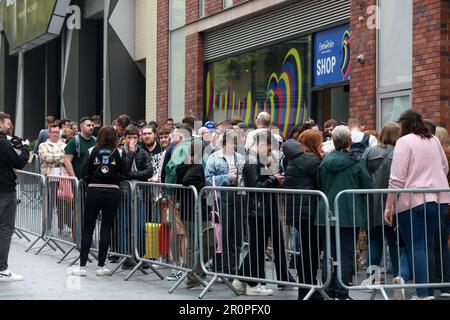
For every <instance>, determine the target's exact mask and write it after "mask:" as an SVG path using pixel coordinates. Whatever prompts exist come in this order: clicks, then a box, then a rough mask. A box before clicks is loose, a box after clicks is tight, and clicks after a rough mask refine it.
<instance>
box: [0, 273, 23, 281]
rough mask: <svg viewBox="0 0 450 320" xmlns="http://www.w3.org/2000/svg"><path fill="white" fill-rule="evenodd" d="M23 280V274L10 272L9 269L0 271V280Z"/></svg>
mask: <svg viewBox="0 0 450 320" xmlns="http://www.w3.org/2000/svg"><path fill="white" fill-rule="evenodd" d="M17 281H23V276H21V275H18V274H15V273H12V272H11V271H9V270H5V271H0V282H17Z"/></svg>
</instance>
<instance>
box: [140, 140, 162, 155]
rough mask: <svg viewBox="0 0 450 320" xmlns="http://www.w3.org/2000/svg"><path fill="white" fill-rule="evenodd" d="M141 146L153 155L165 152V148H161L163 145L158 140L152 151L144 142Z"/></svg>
mask: <svg viewBox="0 0 450 320" xmlns="http://www.w3.org/2000/svg"><path fill="white" fill-rule="evenodd" d="M141 147H142V149H143V150H145V152H147V153H148V154H150V155H151V156H152V157H153V156H154V155H156V154H160V153H161V152H163V149H162V148H161V145H160V144H159V142H158V141H156V146H155V148H154V149H153V150H152V151H150V150H149V149H148V148H147V147H146V146H145V145H144V144H142V145H141Z"/></svg>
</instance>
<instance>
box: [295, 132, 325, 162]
mask: <svg viewBox="0 0 450 320" xmlns="http://www.w3.org/2000/svg"><path fill="white" fill-rule="evenodd" d="M298 141H299V142H300V143H301V145H302V149H303V152H304V153H312V154H315V155H318V156H319V157H321V158H323V152H322V149H321V145H322V143H323V137H322V134H321V133H320V132H319V131H315V130H306V131H305V132H303V133H302V134H301V135H300V137H299V138H298Z"/></svg>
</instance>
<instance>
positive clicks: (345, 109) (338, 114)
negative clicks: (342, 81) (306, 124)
mask: <svg viewBox="0 0 450 320" xmlns="http://www.w3.org/2000/svg"><path fill="white" fill-rule="evenodd" d="M312 106H313V107H312V112H311V118H312V119H314V120H315V121H316V122H317V123H319V124H320V125H323V124H324V122H325V121H327V120H329V119H335V120H338V121H343V122H347V120H348V118H349V116H350V112H349V107H350V98H349V85H348V84H346V85H342V86H338V87H332V88H324V89H318V90H316V91H313V93H312Z"/></svg>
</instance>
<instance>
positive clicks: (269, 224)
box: [239, 211, 295, 287]
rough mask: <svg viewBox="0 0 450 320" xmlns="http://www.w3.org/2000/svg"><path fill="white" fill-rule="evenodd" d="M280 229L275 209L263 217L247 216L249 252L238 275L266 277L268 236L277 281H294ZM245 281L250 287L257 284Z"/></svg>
mask: <svg viewBox="0 0 450 320" xmlns="http://www.w3.org/2000/svg"><path fill="white" fill-rule="evenodd" d="M282 230H283V229H282V227H281V223H280V219H279V217H278V213H277V212H276V211H273V214H267V215H266V216H265V217H264V218H262V217H249V218H248V237H249V252H248V254H247V255H246V257H245V259H244V262H243V263H242V266H241V268H240V270H239V274H240V275H242V276H246V277H252V278H259V279H265V278H266V274H265V264H266V261H265V257H266V248H267V241H268V239H269V237H270V238H271V239H272V245H273V251H272V252H273V258H274V263H275V271H276V274H277V279H278V280H279V281H289V282H295V279H294V278H293V277H292V275H291V274H290V273H289V269H288V265H287V261H286V251H285V246H284V239H283V231H282ZM246 282H247V284H248V285H249V286H251V287H254V286H256V285H258V282H251V281H246ZM261 283H263V282H261Z"/></svg>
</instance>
